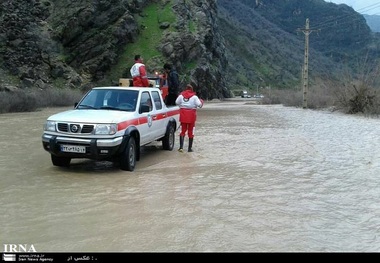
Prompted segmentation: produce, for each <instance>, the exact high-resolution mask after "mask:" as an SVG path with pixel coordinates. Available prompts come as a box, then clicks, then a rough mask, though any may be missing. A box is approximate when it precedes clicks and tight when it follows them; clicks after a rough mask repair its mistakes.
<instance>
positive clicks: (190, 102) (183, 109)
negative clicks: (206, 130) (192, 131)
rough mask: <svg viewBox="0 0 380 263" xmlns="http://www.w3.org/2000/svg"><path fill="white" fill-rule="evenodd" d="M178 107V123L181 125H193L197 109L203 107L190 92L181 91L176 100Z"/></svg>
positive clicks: (200, 101)
mask: <svg viewBox="0 0 380 263" xmlns="http://www.w3.org/2000/svg"><path fill="white" fill-rule="evenodd" d="M176 104H177V105H178V106H179V108H180V109H179V121H180V122H182V123H195V121H196V120H197V108H201V107H202V106H203V100H200V99H199V98H198V96H197V95H196V93H195V92H194V91H191V90H185V91H183V92H182V93H181V94H180V95H179V96H178V97H177V99H176Z"/></svg>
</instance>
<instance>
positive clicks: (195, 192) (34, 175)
mask: <svg viewBox="0 0 380 263" xmlns="http://www.w3.org/2000/svg"><path fill="white" fill-rule="evenodd" d="M65 109H67V108H52V109H44V110H42V111H39V112H33V113H13V114H2V115H0V149H1V150H0V177H1V178H0V179H1V180H0V182H1V183H0V190H1V199H0V224H1V232H0V242H1V244H0V245H1V246H2V247H4V244H29V245H33V246H34V248H35V250H36V251H37V252H130V251H143V252H144V251H152V252H162V251H170V252H179V251H183V252H227V251H235V252H247V251H249V252H259V251H260V252H275V251H276V252H290V251H295V252H297V251H306V252H312V251H316V252H328V251H354V252H355V251H357V252H369V251H376V252H380V119H378V118H368V117H362V116H351V115H344V114H340V113H336V112H334V113H332V112H329V111H313V110H307V109H298V108H288V107H284V106H281V105H269V106H268V105H256V104H254V103H251V102H250V101H248V100H247V101H226V102H220V103H214V102H209V103H207V102H206V105H205V106H204V108H202V109H200V110H199V111H198V122H197V126H196V131H195V138H194V152H192V153H188V152H184V153H179V152H178V151H176V150H173V151H163V150H162V149H161V144H160V143H157V144H156V143H154V144H152V145H150V146H147V147H145V148H144V149H143V154H142V157H141V160H140V161H139V162H137V166H136V169H135V171H134V172H126V171H122V170H120V169H119V168H118V167H116V166H114V165H113V164H112V163H110V162H95V161H89V160H74V161H72V165H71V167H70V168H59V167H54V166H53V165H52V163H51V161H50V155H49V153H47V152H45V151H44V150H43V148H42V142H41V135H42V126H43V123H44V121H45V119H46V118H47V117H48V116H49V115H51V114H54V113H56V112H59V111H62V110H65ZM186 146H187V139H186V141H185V147H186ZM175 147H176V148H175V149H177V148H178V132H177V133H176V146H175Z"/></svg>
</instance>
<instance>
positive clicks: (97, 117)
mask: <svg viewBox="0 0 380 263" xmlns="http://www.w3.org/2000/svg"><path fill="white" fill-rule="evenodd" d="M133 115H134V112H127V111H116V110H69V111H64V112H60V113H57V114H54V115H52V116H50V117H49V118H48V120H51V121H57V122H79V123H119V122H121V121H124V120H126V119H130V118H132V116H133Z"/></svg>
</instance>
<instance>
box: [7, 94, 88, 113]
mask: <svg viewBox="0 0 380 263" xmlns="http://www.w3.org/2000/svg"><path fill="white" fill-rule="evenodd" d="M82 96H83V93H82V92H80V91H79V90H72V89H48V90H39V89H33V90H17V91H12V92H6V91H2V92H0V105H1V106H0V113H9V112H31V111H36V110H38V109H40V108H45V107H61V106H71V105H74V103H75V102H78V101H79V100H80V98H81V97H82Z"/></svg>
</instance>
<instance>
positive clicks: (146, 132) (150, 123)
mask: <svg viewBox="0 0 380 263" xmlns="http://www.w3.org/2000/svg"><path fill="white" fill-rule="evenodd" d="M142 106H148V107H149V112H143V113H141V114H140V125H139V127H140V135H141V137H140V140H141V144H142V145H144V144H147V143H149V142H152V141H153V140H154V129H155V125H154V119H153V118H154V115H153V113H154V112H153V107H152V98H151V96H150V93H149V92H148V91H143V92H142V93H141V99H140V105H139V108H140V109H141V107H142Z"/></svg>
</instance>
